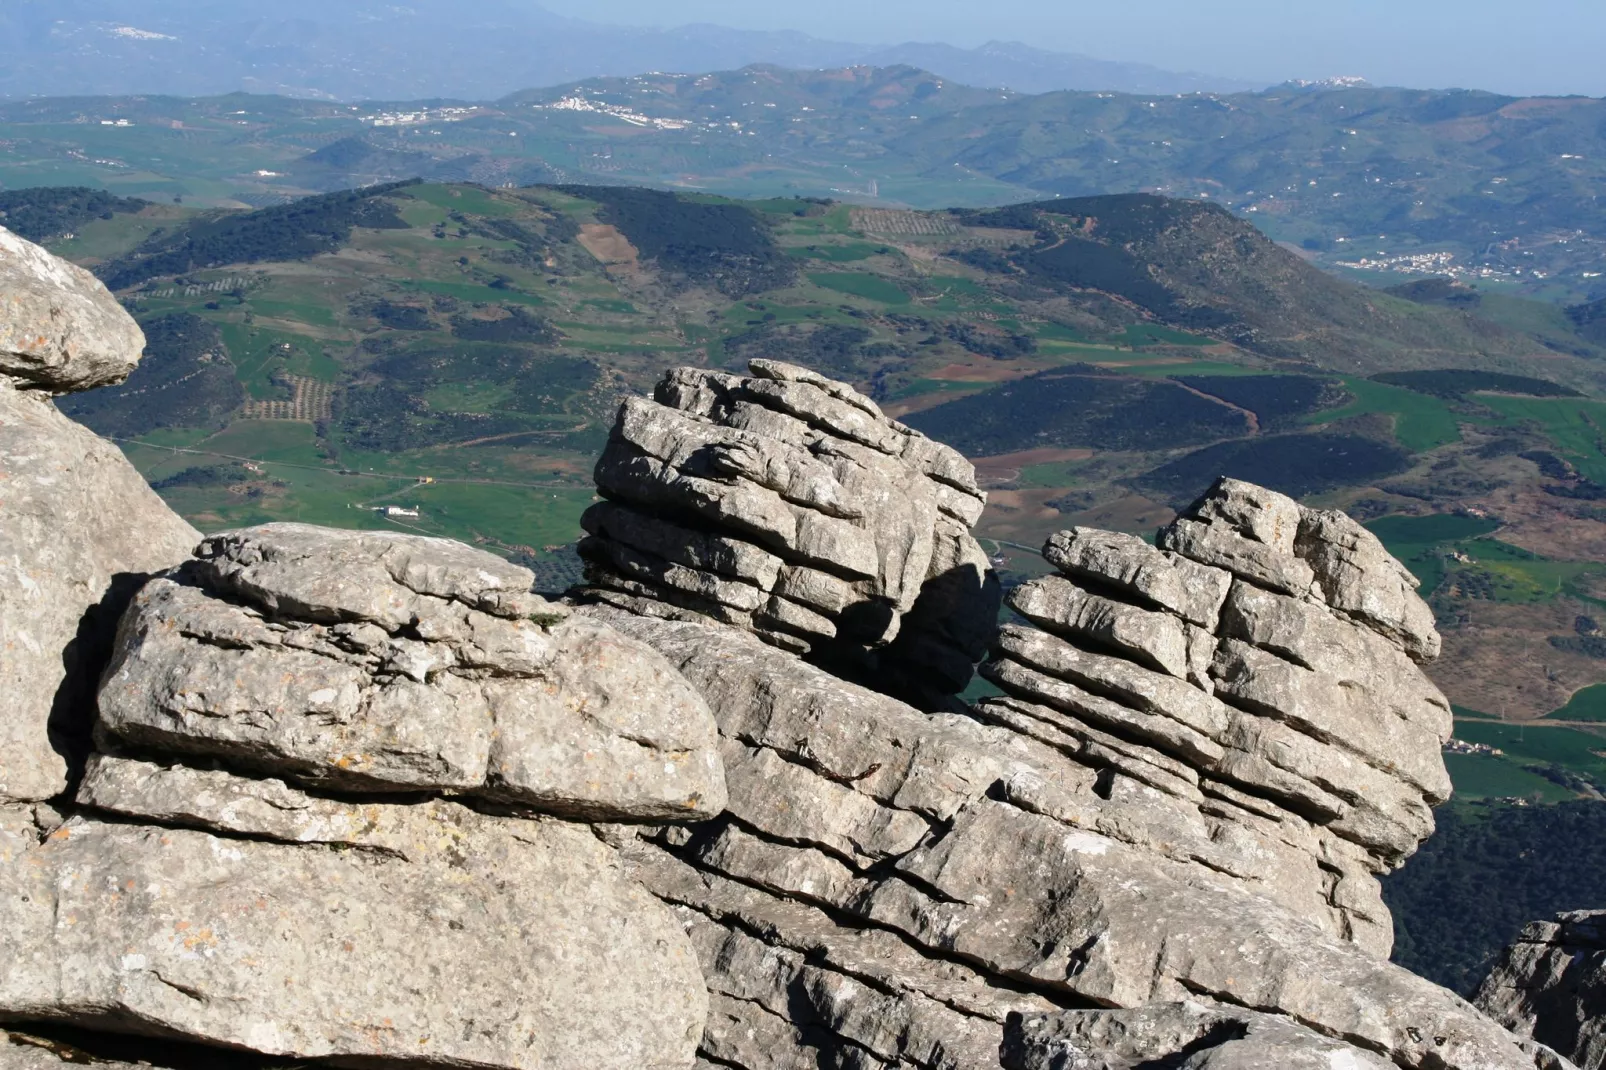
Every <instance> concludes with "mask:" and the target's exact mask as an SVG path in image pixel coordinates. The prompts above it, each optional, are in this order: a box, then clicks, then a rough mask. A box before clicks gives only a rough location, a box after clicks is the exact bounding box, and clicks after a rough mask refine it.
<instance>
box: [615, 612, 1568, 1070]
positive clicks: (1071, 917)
mask: <svg viewBox="0 0 1606 1070" xmlns="http://www.w3.org/2000/svg"><path fill="white" fill-rule="evenodd" d="M587 612H588V613H591V614H596V615H599V616H603V617H604V618H605V619H608V620H610V621H611V622H612V623H613V624H614V626H615V627H618V628H620V629H621V630H624V631H626V632H628V633H629V634H631V635H633V636H635V637H637V638H640V639H643V640H645V641H647V642H648V643H650V644H651V645H653V646H654V647H656V648H657V649H658V650H660V651H661V652H663V653H664V654H665V655H666V656H667V657H668V658H669V659H670V661H671V662H673V663H674V664H675V665H676V666H677V667H678V668H679V669H680V671H681V672H682V673H683V674H684V675H685V676H686V677H687V679H689V680H691V681H692V682H693V683H694V684H695V685H696V686H697V687H699V688H700V689H701V690H702V691H703V693H704V695H705V696H706V697H707V699H708V701H709V706H710V707H711V708H712V709H713V710H714V711H715V716H716V717H717V718H718V720H719V723H720V732H721V735H722V736H723V738H724V741H725V742H724V748H723V753H724V758H725V763H726V769H727V776H728V781H729V787H730V802H729V809H728V813H727V814H726V816H725V817H723V818H721V819H719V820H716V821H714V822H710V823H707V824H705V825H701V826H698V827H697V828H695V829H692V830H673V831H671V832H669V833H666V834H662V835H655V836H644V837H642V838H639V839H637V840H636V841H635V842H634V843H633V844H627V845H626V856H627V857H628V858H629V860H630V862H631V864H632V865H633V867H634V869H635V872H636V874H637V876H638V877H639V878H640V879H641V880H642V881H643V882H644V883H645V884H646V885H647V886H648V887H649V888H650V889H651V890H652V891H653V892H654V893H655V894H657V895H658V896H659V897H660V898H662V899H664V900H665V901H667V902H669V903H671V904H674V905H676V906H677V907H681V908H683V912H682V917H683V918H684V919H685V924H686V926H687V931H688V933H689V935H690V936H691V939H692V942H693V945H694V946H695V947H696V948H697V950H698V954H699V956H700V958H701V961H702V965H703V971H704V975H705V977H706V978H707V981H708V985H709V989H710V992H711V1000H712V1004H711V1013H710V1019H709V1025H708V1030H707V1032H706V1033H705V1035H704V1039H703V1047H702V1052H703V1055H704V1057H705V1058H706V1059H708V1060H709V1061H710V1062H711V1063H712V1064H716V1065H725V1066H737V1067H745V1068H750V1070H763V1068H769V1067H799V1068H801V1067H805V1066H816V1065H824V1066H855V1067H880V1066H898V1067H905V1066H907V1067H927V1068H952V1070H961V1068H963V1070H970V1068H974V1067H993V1066H997V1065H998V1061H997V1060H998V1057H999V1056H998V1052H999V1046H1000V1044H1001V1042H1002V1040H1003V1037H1004V1033H1005V1028H1006V1024H1007V1023H1008V1022H1009V1020H1010V1015H1011V1014H1012V1013H1016V1012H1019V1013H1021V1014H1026V1015H1034V1014H1036V1015H1040V1014H1047V1013H1051V1012H1054V1011H1056V1010H1059V1009H1062V1008H1064V1007H1066V1006H1072V1007H1075V1006H1082V1007H1089V1006H1095V1005H1098V1006H1113V1007H1125V1008H1140V1007H1144V1006H1146V1005H1148V1004H1152V1003H1156V1002H1162V1003H1163V1002H1176V1001H1179V1000H1184V999H1194V1000H1204V1001H1208V1002H1211V1003H1213V1004H1219V1005H1237V1006H1242V1007H1248V1008H1252V1009H1254V1010H1257V1011H1261V1012H1265V1013H1268V1014H1276V1015H1281V1016H1283V1018H1284V1019H1285V1020H1286V1021H1285V1024H1288V1025H1289V1026H1290V1028H1291V1027H1292V1024H1291V1023H1292V1022H1298V1023H1299V1024H1300V1025H1302V1026H1303V1027H1304V1028H1305V1029H1308V1030H1310V1031H1311V1032H1313V1033H1315V1034H1319V1035H1320V1036H1321V1037H1323V1038H1327V1040H1326V1041H1322V1042H1321V1044H1318V1045H1317V1049H1318V1050H1324V1051H1325V1050H1327V1048H1324V1047H1322V1046H1321V1045H1322V1044H1327V1045H1328V1046H1329V1047H1334V1048H1336V1049H1337V1050H1344V1051H1346V1052H1347V1051H1348V1049H1349V1048H1351V1047H1356V1048H1359V1049H1362V1050H1364V1051H1369V1052H1373V1053H1377V1054H1379V1055H1381V1056H1383V1057H1384V1058H1385V1059H1386V1060H1388V1061H1391V1062H1393V1063H1395V1064H1396V1065H1399V1066H1404V1067H1420V1068H1422V1070H1444V1068H1452V1070H1474V1068H1478V1070H1489V1068H1495V1067H1501V1068H1510V1070H1518V1068H1523V1070H1527V1068H1531V1067H1533V1066H1534V1065H1535V1056H1534V1055H1533V1054H1532V1053H1531V1052H1530V1051H1528V1050H1525V1049H1524V1048H1523V1047H1522V1046H1521V1044H1520V1043H1519V1042H1518V1040H1517V1039H1516V1038H1515V1037H1513V1036H1511V1034H1509V1033H1508V1032H1506V1031H1505V1030H1504V1029H1502V1028H1501V1027H1500V1026H1498V1025H1496V1024H1495V1023H1494V1022H1492V1021H1490V1020H1489V1019H1487V1018H1485V1017H1483V1016H1482V1015H1480V1014H1479V1013H1477V1012H1476V1011H1475V1010H1473V1009H1472V1008H1471V1007H1470V1006H1468V1005H1467V1004H1466V1002H1465V1001H1463V1000H1461V999H1460V998H1458V997H1456V996H1455V995H1453V994H1452V993H1450V992H1448V991H1446V990H1444V989H1442V988H1439V987H1438V986H1436V985H1433V984H1431V983H1430V982H1428V981H1424V980H1422V979H1421V978H1419V977H1416V976H1414V975H1412V974H1410V973H1408V972H1407V971H1405V970H1403V969H1401V968H1399V967H1397V966H1393V965H1391V964H1389V963H1387V962H1385V961H1383V960H1382V959H1381V957H1380V955H1379V954H1378V951H1379V944H1380V941H1377V940H1375V939H1374V940H1370V941H1368V939H1367V937H1368V935H1369V934H1370V933H1374V932H1378V931H1382V932H1386V931H1387V913H1386V912H1385V911H1383V909H1382V907H1381V906H1377V905H1374V902H1375V900H1374V896H1375V891H1374V888H1373V884H1372V882H1371V881H1370V879H1369V876H1368V874H1369V870H1368V868H1367V867H1368V865H1369V864H1370V863H1369V859H1370V856H1369V854H1368V853H1367V851H1366V849H1365V848H1363V847H1361V846H1359V845H1358V844H1355V843H1353V842H1352V841H1349V840H1346V839H1344V838H1342V837H1338V836H1335V835H1330V834H1325V833H1324V832H1323V831H1322V830H1321V829H1320V828H1318V827H1317V826H1315V825H1314V824H1312V823H1311V822H1310V821H1309V820H1308V819H1305V818H1302V817H1299V816H1298V815H1296V814H1293V813H1291V812H1289V811H1287V810H1284V809H1282V808H1281V807H1280V806H1279V805H1278V804H1277V803H1276V802H1275V801H1273V800H1271V799H1268V798H1266V797H1264V796H1260V795H1256V794H1253V793H1251V792H1249V791H1248V790H1246V789H1243V788H1238V787H1234V786H1232V785H1229V784H1225V783H1216V782H1209V781H1207V780H1205V778H1203V777H1200V776H1199V775H1198V773H1197V772H1196V771H1195V770H1194V769H1193V768H1192V767H1191V766H1189V765H1188V764H1186V763H1185V762H1183V761H1182V760H1180V759H1177V758H1174V757H1171V756H1170V755H1168V754H1165V753H1163V752H1160V751H1159V750H1157V749H1155V748H1152V747H1146V746H1145V745H1143V744H1140V743H1135V742H1133V741H1131V740H1129V739H1127V738H1125V737H1122V736H1119V735H1116V734H1114V733H1111V732H1104V731H1101V730H1094V729H1086V730H1083V731H1081V732H1080V734H1078V733H1075V732H1072V731H1060V730H1057V729H1056V728H1055V727H1054V726H1053V725H1052V724H1051V723H1050V722H1047V721H1044V720H1042V719H1040V718H1039V717H1037V716H1035V715H1034V714H1032V713H1031V712H1029V710H1028V709H1027V708H1026V707H1027V706H1028V705H1029V704H1026V703H1021V702H1018V701H1017V702H1016V704H1015V706H1014V707H1013V708H1012V707H1011V706H1010V705H1009V704H1008V703H994V704H990V705H989V706H988V707H986V708H984V709H983V710H981V711H978V714H977V715H976V716H965V715H960V714H927V713H922V712H921V711H919V710H917V709H915V708H914V707H912V706H908V705H905V704H903V703H901V702H899V701H897V700H895V699H892V698H890V697H888V696H886V695H882V694H878V693H876V692H873V691H870V690H867V689H865V688H861V687H857V686H855V685H852V684H848V683H845V682H843V681H841V680H839V679H836V678H834V677H832V676H830V675H829V674H827V673H826V672H824V671H823V670H821V669H819V668H816V667H814V666H811V665H808V664H806V663H803V662H801V661H799V660H797V659H796V658H794V657H791V656H789V655H787V654H785V653H784V652H782V651H779V650H776V649H775V648H773V647H770V646H767V645H765V644H763V643H761V642H759V641H757V640H756V639H753V638H751V637H749V636H745V635H743V634H742V633H741V632H739V631H736V630H734V629H730V628H725V627H721V626H719V625H715V624H710V623H696V622H690V621H665V620H659V619H653V618H649V617H636V618H631V617H629V616H626V615H625V614H623V613H622V612H620V611H617V610H611V609H602V608H597V609H591V610H588V611H587ZM1179 683H1182V682H1180V681H1179ZM1183 686H1189V685H1186V684H1185V683H1183ZM1201 694H1202V692H1201ZM1373 912H1375V913H1377V914H1378V915H1379V917H1378V920H1377V921H1375V922H1372V923H1371V924H1370V926H1367V925H1365V924H1363V923H1362V921H1360V920H1357V919H1370V917H1371V916H1372V913H1373ZM1357 938H1358V939H1359V942H1356V940H1357ZM1333 1042H1341V1043H1333ZM1313 1043H1315V1042H1314V1041H1313ZM1349 1054H1351V1055H1352V1056H1353V1057H1354V1058H1355V1059H1356V1060H1357V1061H1355V1062H1353V1063H1351V1064H1349V1065H1353V1066H1365V1065H1367V1063H1366V1062H1365V1061H1362V1060H1361V1059H1360V1055H1359V1053H1358V1052H1349ZM1067 1065H1072V1064H1067ZM1090 1065H1095V1066H1096V1065H1100V1064H1090ZM1109 1065H1111V1066H1120V1065H1122V1064H1120V1063H1111V1064H1109ZM1222 1065H1227V1064H1225V1063H1223V1064H1222ZM1333 1065H1340V1064H1339V1063H1334V1064H1333ZM1547 1065H1556V1066H1560V1065H1564V1064H1559V1063H1556V1064H1547Z"/></svg>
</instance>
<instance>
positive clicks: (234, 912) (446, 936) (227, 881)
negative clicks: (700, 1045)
mask: <svg viewBox="0 0 1606 1070" xmlns="http://www.w3.org/2000/svg"><path fill="white" fill-rule="evenodd" d="M475 817H477V815H469V817H468V823H467V824H466V825H465V826H464V827H463V829H462V832H463V835H462V837H461V839H460V841H459V842H457V843H456V844H455V845H452V844H451V843H450V838H449V837H446V839H447V840H448V846H454V849H451V850H444V851H442V852H441V854H440V856H439V857H438V858H435V859H431V860H427V861H424V862H412V861H404V860H401V859H397V858H394V857H390V856H387V855H381V854H375V853H373V852H368V851H363V850H348V851H332V850H328V849H326V848H322V847H305V846H287V845H282V844H276V843H263V842H259V841H254V840H244V839H231V838H221V837H218V836H214V835H210V834H208V833H205V832H200V831H191V830H182V829H169V828H158V827H151V826H141V825H128V824H104V823H100V822H97V821H93V820H85V819H74V820H73V821H71V822H69V823H67V824H65V825H63V826H61V827H60V828H58V829H57V830H56V831H55V832H53V833H51V834H50V835H49V837H48V838H47V839H46V840H45V841H44V842H43V843H40V844H38V845H37V846H34V847H32V848H31V849H26V850H24V851H23V852H22V853H21V855H20V857H14V858H12V859H11V862H10V864H7V865H5V866H3V868H0V928H3V929H4V931H5V932H6V934H7V968H6V969H5V970H4V971H0V1015H4V1016H6V1017H9V1018H12V1019H34V1020H40V1019H54V1020H63V1021H68V1022H72V1023H74V1024H77V1025H83V1026H89V1027H92V1028H97V1029H108V1030H113V1031H124V1032H143V1033H149V1034H157V1035H164V1034H165V1035H168V1036H176V1037H180V1038H186V1039H191V1040H196V1041H201V1042H205V1043H210V1044H218V1045H225V1046H232V1047H240V1048H246V1049H250V1050H253V1051H257V1052H262V1053H264V1054H268V1055H283V1056H292V1057H296V1058H309V1059H325V1058H329V1059H342V1060H349V1059H357V1058H359V1057H361V1058H368V1059H380V1060H384V1059H394V1060H400V1061H403V1062H406V1063H408V1065H420V1064H422V1065H449V1066H467V1065H471V1066H483V1067H510V1068H511V1067H517V1068H528V1070H560V1068H561V1070H602V1068H616V1070H640V1068H665V1070H667V1068H671V1067H675V1068H679V1067H685V1066H689V1065H690V1064H691V1061H692V1057H693V1051H694V1049H695V1047H696V1045H697V1041H698V1038H699V1037H700V1035H701V1033H702V1028H703V1020H704V1017H705V1015H706V1013H707V996H706V993H705V991H704V988H703V985H702V980H701V975H700V973H699V970H698V967H697V963H696V959H695V956H694V954H693V952H692V950H691V948H690V946H689V945H688V944H687V942H686V939H685V936H684V934H683V933H682V932H681V930H680V927H679V926H678V925H677V924H676V923H675V921H674V920H673V918H672V917H671V915H670V914H669V912H668V911H667V910H666V909H665V908H663V907H662V906H660V905H659V904H658V903H657V902H656V901H655V900H654V899H653V898H652V897H651V896H649V895H648V894H647V893H646V892H645V891H644V890H642V889H641V888H639V887H638V886H636V885H635V884H634V883H633V882H632V881H630V880H628V879H627V878H626V877H625V876H624V874H623V872H622V871H621V870H620V869H619V866H618V863H617V861H616V858H615V856H614V853H613V851H612V850H611V849H610V848H608V847H606V846H604V845H603V844H602V843H601V842H600V841H599V840H598V839H597V838H596V837H595V836H594V835H593V834H592V833H591V831H590V830H589V829H586V828H584V827H582V826H577V825H571V824H566V823H563V822H557V821H514V820H511V819H508V820H504V821H501V822H497V823H496V827H495V828H489V829H488V828H487V827H486V824H487V823H486V821H485V819H479V820H474V818H475Z"/></svg>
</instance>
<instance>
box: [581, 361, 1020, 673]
mask: <svg viewBox="0 0 1606 1070" xmlns="http://www.w3.org/2000/svg"><path fill="white" fill-rule="evenodd" d="M751 371H752V375H751V376H746V377H744V376H737V375H727V374H722V373H719V372H711V371H705V370H701V369H696V368H680V369H677V370H675V371H671V372H670V373H669V374H668V375H666V376H665V377H664V379H663V381H662V382H661V383H659V384H658V388H657V391H656V393H655V395H654V400H652V401H648V400H646V399H644V398H637V399H631V400H629V401H627V402H626V403H625V404H624V406H623V407H622V409H621V410H620V413H619V419H618V422H617V423H616V424H615V426H614V428H613V433H612V435H611V436H610V438H609V441H608V446H607V449H606V450H605V451H604V453H603V455H602V459H601V460H600V461H599V462H598V464H597V470H596V478H597V487H598V489H599V490H600V491H601V493H602V494H603V496H604V497H605V498H606V499H607V500H606V501H604V502H603V503H601V504H599V505H597V506H595V507H594V508H592V509H591V510H589V511H588V512H587V513H586V515H585V517H584V518H583V520H582V521H581V523H582V524H583V526H584V527H585V529H586V531H587V532H588V533H589V534H588V537H587V538H586V539H585V540H584V541H583V542H582V543H581V544H580V552H581V554H582V555H583V556H584V557H585V558H586V561H587V569H586V578H587V581H588V582H589V584H590V585H591V594H592V595H593V596H594V597H596V598H599V599H601V600H604V601H607V602H610V603H613V604H615V605H618V606H622V607H624V608H627V609H630V610H632V611H634V612H639V613H651V614H656V615H659V616H667V617H674V616H677V615H685V613H686V612H691V613H694V614H696V615H702V616H707V617H712V618H714V619H716V620H719V621H721V622H723V623H725V624H729V625H733V626H735V627H739V628H742V629H744V630H747V631H750V632H752V633H754V634H756V635H758V636H759V637H761V638H762V639H764V640H765V641H767V642H770V643H772V644H774V645H776V646H779V647H781V648H782V649H786V650H790V651H793V652H797V653H802V654H808V655H810V656H812V657H813V658H815V659H816V660H820V661H822V662H825V663H830V664H833V665H836V666H837V667H838V668H839V669H840V670H841V671H845V672H849V673H852V674H855V675H858V676H862V677H864V678H866V679H873V680H874V681H875V686H877V687H878V688H880V689H883V690H888V691H893V692H900V693H904V694H906V695H909V696H912V697H914V698H915V699H916V700H917V701H921V702H924V703H935V702H938V701H940V699H941V697H942V696H946V695H951V694H953V693H955V692H957V691H959V690H961V689H962V688H963V687H964V686H965V683H966V682H967V681H968V680H969V678H970V674H971V671H972V667H973V665H974V664H975V662H976V660H977V659H978V658H979V657H980V656H981V654H982V653H983V651H984V650H985V648H986V644H987V641H988V638H989V636H990V634H991V624H992V620H993V615H994V613H995V612H996V609H997V598H998V595H997V585H996V581H995V580H994V579H993V578H992V575H991V573H990V571H989V569H988V566H987V560H986V557H985V555H983V553H982V551H981V548H980V547H979V546H978V545H977V544H976V541H975V540H974V539H973V538H971V536H970V527H971V525H972V524H974V523H975V522H976V520H977V518H978V517H980V515H981V511H982V507H983V505H984V504H985V500H986V499H985V496H984V495H983V494H982V493H981V491H980V490H979V489H978V488H977V486H976V480H975V472H974V470H973V469H972V467H971V466H970V464H969V463H968V462H967V461H965V460H964V458H962V457H961V456H960V455H959V454H958V453H957V452H955V451H954V450H952V449H950V448H948V447H947V446H943V445H941V444H939V443H936V442H933V441H932V440H930V439H928V438H926V437H925V436H923V435H921V434H920V433H918V432H916V431H913V430H911V429H910V428H907V427H905V426H903V425H902V424H899V423H897V422H896V421H894V420H890V419H888V418H887V417H885V416H883V415H882V413H881V411H880V409H878V408H877V407H876V405H875V403H874V402H872V401H871V400H870V399H868V398H866V397H864V396H863V395H861V394H859V393H857V392H856V391H854V390H852V389H851V388H849V387H847V386H844V385H842V384H840V383H835V382H832V381H830V380H828V379H824V378H822V377H821V376H819V375H816V374H814V373H813V372H809V371H807V370H805V369H802V368H798V367H794V366H792V365H788V364H781V363H778V362H775V361H762V360H761V361H754V362H753V363H752V365H751Z"/></svg>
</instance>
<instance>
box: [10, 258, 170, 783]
mask: <svg viewBox="0 0 1606 1070" xmlns="http://www.w3.org/2000/svg"><path fill="white" fill-rule="evenodd" d="M144 344H145V340H144V336H143V335H142V334H141V333H140V330H139V328H138V327H137V326H136V325H135V324H134V321H133V320H132V319H130V318H129V316H128V314H127V313H126V312H124V311H123V309H122V308H121V306H119V305H118V304H117V302H116V301H115V300H114V299H113V298H112V296H111V295H110V294H109V293H107V292H106V289H105V288H104V287H103V286H101V285H100V283H99V282H97V281H95V279H94V277H93V276H91V275H89V274H88V273H87V272H85V271H83V270H81V269H79V268H76V267H74V266H72V265H71V264H68V263H66V262H65V261H62V260H58V259H57V258H55V257H53V256H51V255H50V254H49V253H47V252H45V251H44V250H43V249H40V248H39V247H38V246H35V245H31V244H29V243H28V242H25V241H23V240H22V239H20V238H17V237H15V236H14V235H12V234H11V233H9V232H8V231H5V230H3V229H0V637H3V638H0V696H3V700H0V803H3V802H5V801H8V800H10V801H33V800H42V799H48V798H51V797H53V796H55V795H58V794H60V793H61V792H62V791H64V790H65V789H66V788H67V786H68V783H69V780H70V779H71V776H72V773H73V769H74V768H75V766H76V764H77V763H79V762H81V761H82V759H83V752H84V750H85V749H86V747H87V743H88V740H87V734H88V730H89V725H90V721H91V719H92V716H93V709H92V707H93V703H94V688H95V680H96V678H97V677H98V676H99V673H100V669H101V667H102V666H103V665H105V663H106V658H107V656H108V654H109V651H110V645H111V637H112V633H113V631H114V630H115V628H116V625H117V618H118V615H119V614H120V613H121V612H122V607H123V606H124V605H126V604H127V601H128V598H129V597H130V596H131V595H132V594H133V591H134V589H135V588H137V587H138V585H139V584H140V583H141V582H142V581H143V580H144V578H145V577H146V576H148V575H149V574H151V573H153V572H156V571H158V570H160V569H164V568H166V567H168V566H169V565H172V564H175V563H176V562H178V561H180V560H182V559H183V558H184V557H185V556H186V555H187V554H188V553H189V551H190V549H191V548H192V547H194V545H195V543H196V542H197V541H198V540H199V538H200V535H199V534H198V533H197V532H196V531H195V530H194V529H193V528H191V527H190V526H189V525H188V524H186V523H185V522H184V521H183V520H181V519H180V518H179V517H178V516H176V515H174V513H173V512H172V510H170V509H168V507H167V506H166V505H164V504H163V503H162V500H161V499H160V498H158V497H157V496H156V494H155V493H154V492H152V491H151V489H150V487H149V486H147V485H146V483H145V480H144V479H142V478H141V477H140V475H139V473H138V472H136V471H135V470H134V467H133V466H132V465H131V464H129V463H128V461H127V460H126V459H125V458H124V457H123V454H122V452H121V451H120V450H118V448H117V447H116V446H114V445H112V444H111V443H109V442H105V441H103V440H101V439H99V438H97V437H96V436H95V435H94V434H92V433H91V432H89V431H88V430H86V429H85V428H83V427H81V426H80V425H78V424H76V423H73V422H72V421H71V420H69V419H67V417H65V416H63V415H62V414H61V413H60V412H58V411H57V410H56V408H55V406H54V405H53V404H51V402H50V400H49V395H50V394H51V393H60V392H64V391H68V390H75V389H80V388H83V387H85V386H93V385H99V384H102V383H108V382H117V381H120V380H121V379H123V378H124V377H126V376H127V375H128V373H129V371H130V370H132V369H133V367H134V366H135V365H136V364H137V363H138V361H139V357H140V351H141V350H142V348H143V347H144Z"/></svg>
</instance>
